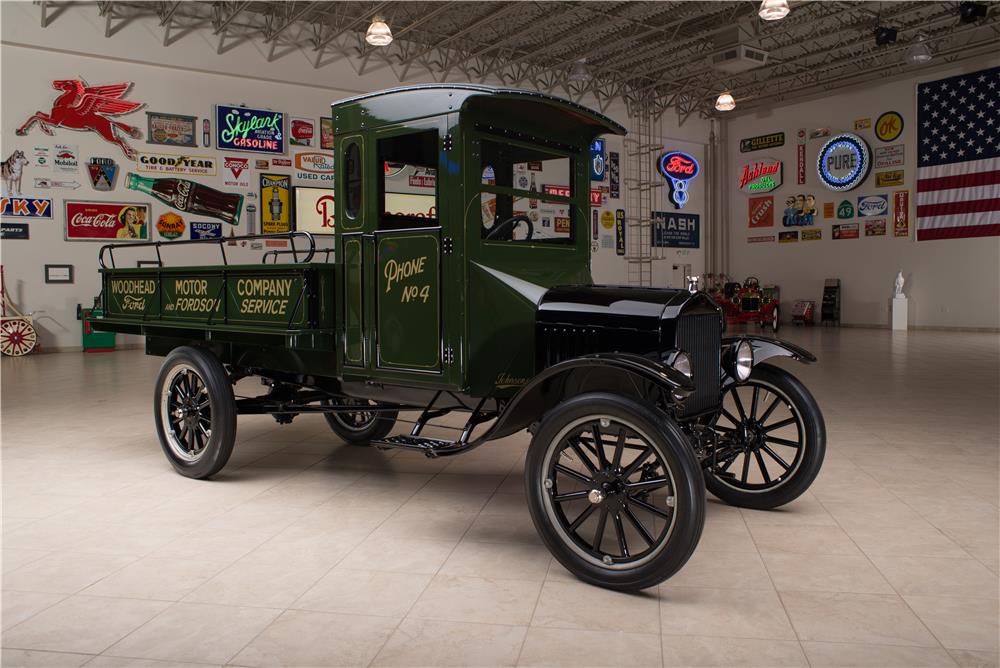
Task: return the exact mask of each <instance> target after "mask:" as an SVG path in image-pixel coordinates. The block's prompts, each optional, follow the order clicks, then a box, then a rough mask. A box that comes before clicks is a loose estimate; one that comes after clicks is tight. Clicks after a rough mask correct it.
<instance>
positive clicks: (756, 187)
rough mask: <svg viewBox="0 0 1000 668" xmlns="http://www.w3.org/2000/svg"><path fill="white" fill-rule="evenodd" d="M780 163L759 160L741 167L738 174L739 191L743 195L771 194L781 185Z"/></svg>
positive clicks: (772, 159)
mask: <svg viewBox="0 0 1000 668" xmlns="http://www.w3.org/2000/svg"><path fill="white" fill-rule="evenodd" d="M781 177H782V169H781V161H780V160H775V159H774V158H761V159H760V160H758V161H756V162H751V163H748V164H746V165H743V172H742V173H741V174H740V191H741V192H745V193H766V192H771V191H772V190H774V189H775V188H777V187H778V186H780V185H781V183H782V179H781Z"/></svg>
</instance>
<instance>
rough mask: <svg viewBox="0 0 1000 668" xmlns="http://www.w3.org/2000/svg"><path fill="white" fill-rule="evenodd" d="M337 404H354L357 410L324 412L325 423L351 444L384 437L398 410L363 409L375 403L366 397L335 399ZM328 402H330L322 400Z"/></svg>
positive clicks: (397, 414) (392, 424)
mask: <svg viewBox="0 0 1000 668" xmlns="http://www.w3.org/2000/svg"><path fill="white" fill-rule="evenodd" d="M334 401H335V402H336V403H338V404H347V405H352V406H354V405H356V406H357V407H358V410H357V411H342V412H337V413H324V414H323V417H325V418H326V422H327V424H329V425H330V429H332V430H333V432H334V433H335V434H337V436H339V437H340V438H342V439H343V440H344V441H346V442H348V443H350V444H352V445H367V444H368V443H369V442H370V441H374V440H378V439H380V438H385V437H386V436H387V435H388V434H389V432H391V431H392V429H393V427H395V426H396V418H397V417H398V416H399V411H373V410H363V409H364V408H371V407H372V406H374V405H377V404H376V402H374V401H370V400H368V399H349V398H343V399H336V400H334ZM324 403H326V404H329V403H331V402H329V401H326V402H324Z"/></svg>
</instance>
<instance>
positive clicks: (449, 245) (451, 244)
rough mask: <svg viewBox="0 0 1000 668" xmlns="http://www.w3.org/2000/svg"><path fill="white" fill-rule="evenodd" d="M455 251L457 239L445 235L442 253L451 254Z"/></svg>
mask: <svg viewBox="0 0 1000 668" xmlns="http://www.w3.org/2000/svg"><path fill="white" fill-rule="evenodd" d="M454 252H455V240H454V239H452V238H451V237H445V238H444V239H442V240H441V253H442V254H443V255H451V254H452V253H454Z"/></svg>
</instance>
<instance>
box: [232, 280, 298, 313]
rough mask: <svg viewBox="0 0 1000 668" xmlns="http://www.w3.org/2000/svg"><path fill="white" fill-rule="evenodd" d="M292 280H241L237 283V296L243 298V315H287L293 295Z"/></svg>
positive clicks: (241, 304) (241, 307) (241, 305)
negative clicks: (289, 301)
mask: <svg viewBox="0 0 1000 668" xmlns="http://www.w3.org/2000/svg"><path fill="white" fill-rule="evenodd" d="M292 283H293V280H292V279H290V278H241V279H239V280H237V281H236V294H237V295H238V296H240V297H242V299H241V301H240V313H242V314H243V315H273V316H280V315H285V314H286V312H287V311H288V300H289V297H290V296H291V293H292Z"/></svg>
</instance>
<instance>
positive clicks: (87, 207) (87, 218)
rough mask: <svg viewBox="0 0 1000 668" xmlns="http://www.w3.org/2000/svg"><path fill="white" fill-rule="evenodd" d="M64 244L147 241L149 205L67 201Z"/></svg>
mask: <svg viewBox="0 0 1000 668" xmlns="http://www.w3.org/2000/svg"><path fill="white" fill-rule="evenodd" d="M66 240H67V241H148V240H149V205H148V204H142V203H138V202H81V201H72V200H67V201H66Z"/></svg>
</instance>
